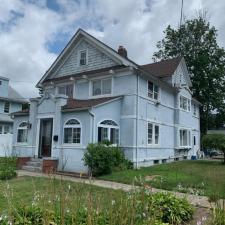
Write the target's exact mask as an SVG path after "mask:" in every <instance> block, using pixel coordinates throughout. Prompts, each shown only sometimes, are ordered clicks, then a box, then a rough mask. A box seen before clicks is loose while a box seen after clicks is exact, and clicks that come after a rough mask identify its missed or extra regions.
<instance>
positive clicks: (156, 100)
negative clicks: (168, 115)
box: [147, 80, 161, 103]
mask: <svg viewBox="0 0 225 225" xmlns="http://www.w3.org/2000/svg"><path fill="white" fill-rule="evenodd" d="M149 82H151V83H152V84H153V93H152V95H153V97H152V98H151V97H149V96H148V92H149V91H148V83H149ZM154 86H157V87H158V98H157V99H155V98H154V92H155V91H154V89H155V88H154ZM147 99H150V100H151V101H153V102H155V103H160V100H161V87H160V86H159V85H158V84H155V83H154V82H152V81H151V80H147Z"/></svg>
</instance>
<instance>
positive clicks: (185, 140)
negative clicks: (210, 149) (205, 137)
mask: <svg viewBox="0 0 225 225" xmlns="http://www.w3.org/2000/svg"><path fill="white" fill-rule="evenodd" d="M190 136H191V132H190V131H189V130H186V129H182V130H180V147H187V146H190Z"/></svg>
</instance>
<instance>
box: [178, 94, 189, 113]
mask: <svg viewBox="0 0 225 225" xmlns="http://www.w3.org/2000/svg"><path fill="white" fill-rule="evenodd" d="M181 97H182V98H186V99H187V109H183V108H181V107H180V103H181V101H180V99H181ZM188 104H189V107H190V110H189V109H188ZM179 109H180V110H182V111H184V112H191V99H190V98H188V97H186V96H184V95H179Z"/></svg>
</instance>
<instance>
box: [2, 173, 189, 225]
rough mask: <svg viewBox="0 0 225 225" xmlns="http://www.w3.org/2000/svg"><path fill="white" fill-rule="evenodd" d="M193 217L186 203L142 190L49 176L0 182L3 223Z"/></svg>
mask: <svg viewBox="0 0 225 225" xmlns="http://www.w3.org/2000/svg"><path fill="white" fill-rule="evenodd" d="M90 182H91V181H90ZM162 205H163V207H162ZM192 215H193V208H192V206H190V204H189V203H188V202H187V200H186V199H179V198H176V197H175V196H174V195H171V194H165V193H151V192H149V191H148V190H145V189H141V188H140V189H139V190H136V191H131V192H129V193H125V192H123V191H120V190H111V189H105V188H100V187H96V186H93V185H87V184H82V183H73V182H70V181H60V180H56V179H54V177H52V178H51V179H48V178H31V177H19V178H16V179H12V180H9V181H0V223H1V224H2V225H7V224H18V225H24V224H33V225H43V224H64V225H71V224H74V225H81V224H82V225H103V224H104V225H107V224H111V225H118V224H120V225H128V224H136V225H147V224H152V225H153V224H154V225H156V224H157V225H165V224H166V225H167V224H174V225H178V224H183V223H184V222H188V221H190V220H191V218H192Z"/></svg>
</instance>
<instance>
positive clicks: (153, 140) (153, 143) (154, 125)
mask: <svg viewBox="0 0 225 225" xmlns="http://www.w3.org/2000/svg"><path fill="white" fill-rule="evenodd" d="M148 124H151V125H152V143H148ZM156 126H158V128H159V134H158V144H156V143H155V127H156ZM160 130H161V129H160V125H159V123H156V122H150V121H147V132H146V133H147V135H146V136H147V140H146V143H147V146H148V147H152V148H156V147H158V148H160Z"/></svg>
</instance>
